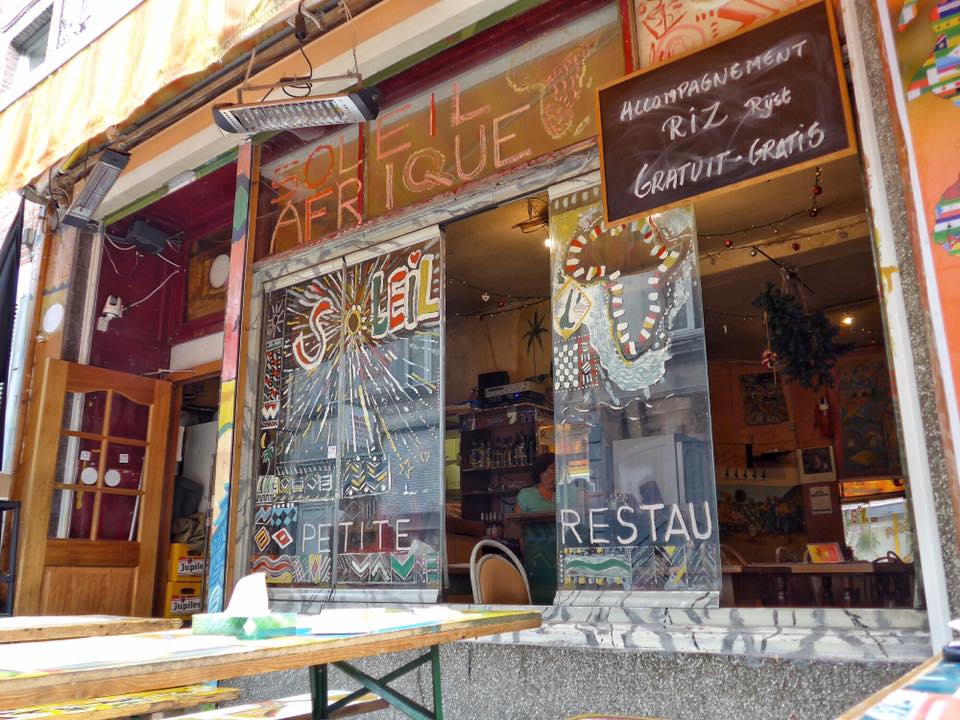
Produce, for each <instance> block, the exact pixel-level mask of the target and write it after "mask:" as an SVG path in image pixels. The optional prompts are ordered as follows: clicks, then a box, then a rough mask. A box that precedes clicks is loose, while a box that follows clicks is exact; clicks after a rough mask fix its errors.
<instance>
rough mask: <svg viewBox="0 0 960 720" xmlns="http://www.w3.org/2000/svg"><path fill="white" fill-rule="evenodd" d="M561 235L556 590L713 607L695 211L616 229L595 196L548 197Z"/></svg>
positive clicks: (712, 499)
mask: <svg viewBox="0 0 960 720" xmlns="http://www.w3.org/2000/svg"><path fill="white" fill-rule="evenodd" d="M550 233H551V236H552V238H553V240H554V246H553V254H552V270H551V277H552V284H553V289H552V292H553V298H552V305H553V358H554V360H553V361H554V412H555V420H556V426H557V458H556V466H557V473H556V475H557V490H556V496H557V507H558V518H557V520H558V527H557V532H558V545H559V557H558V576H559V577H558V582H559V587H560V588H561V590H564V591H578V590H580V591H582V590H589V591H598V590H599V591H621V592H623V591H656V592H662V591H691V592H690V595H688V596H687V599H688V600H680V599H678V600H677V601H678V602H680V603H681V604H684V603H685V602H687V601H689V602H698V603H699V602H704V601H705V600H704V599H705V598H707V597H708V596H707V595H706V594H704V591H718V590H719V586H720V565H719V541H718V535H717V522H716V488H715V479H714V467H713V450H712V443H711V433H710V405H709V398H708V393H707V364H706V349H705V344H704V335H703V312H702V307H701V304H700V286H699V265H698V251H697V237H696V229H695V226H694V219H693V211H692V209H690V208H678V209H674V210H668V211H666V212H663V213H659V214H656V215H654V216H651V217H649V218H647V219H644V220H643V221H639V222H632V223H629V224H627V225H624V226H620V227H615V228H607V227H606V225H605V224H604V222H603V208H602V205H601V202H600V198H599V188H598V187H594V188H589V189H586V190H579V191H577V192H572V193H569V194H565V195H560V196H551V203H550ZM690 598H693V599H690ZM714 599H715V598H714V597H713V596H710V599H709V600H708V602H713V600H714Z"/></svg>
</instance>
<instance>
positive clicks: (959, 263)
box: [886, 0, 960, 401]
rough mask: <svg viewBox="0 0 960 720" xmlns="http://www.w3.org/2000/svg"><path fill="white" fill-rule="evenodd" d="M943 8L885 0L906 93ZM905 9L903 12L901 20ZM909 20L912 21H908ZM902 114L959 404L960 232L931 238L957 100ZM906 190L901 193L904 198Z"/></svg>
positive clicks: (930, 97) (958, 31) (958, 133)
mask: <svg viewBox="0 0 960 720" xmlns="http://www.w3.org/2000/svg"><path fill="white" fill-rule="evenodd" d="M943 4H944V3H937V2H935V0H919V1H918V2H915V3H911V2H904V0H887V3H886V8H887V12H888V15H889V17H890V21H891V26H892V27H893V33H894V48H895V50H896V55H897V59H898V61H899V68H895V69H894V72H896V73H898V76H897V77H895V78H893V80H894V82H900V84H901V87H902V88H903V89H904V92H905V93H906V92H907V90H908V88H909V86H910V84H911V80H912V79H913V78H914V76H915V74H916V73H917V71H918V70H919V69H921V66H922V65H923V64H924V61H926V60H927V59H928V57H929V56H930V54H931V53H932V52H933V49H934V45H935V44H936V43H937V40H938V38H939V37H940V36H941V33H940V32H938V31H937V30H935V29H934V27H933V24H934V20H935V18H934V13H935V11H936V9H937V7H938V5H943ZM905 7H906V12H905V14H903V16H902V17H901V12H902V11H903V10H904V8H905ZM910 15H913V17H912V19H911V18H910ZM954 23H956V19H954ZM947 40H948V44H949V45H950V46H952V47H954V48H956V47H957V46H958V45H960V28H957V27H954V28H953V30H952V32H951V33H949V34H948V35H947ZM954 52H956V49H955V50H954ZM953 78H954V80H957V79H960V69H957V70H955V71H954V75H953ZM906 110H907V120H908V122H909V126H910V133H911V136H912V141H913V142H912V146H911V150H912V151H913V153H914V156H915V158H916V165H917V173H918V175H919V180H920V183H919V191H920V195H921V197H922V201H923V202H922V207H920V208H917V212H919V213H922V214H923V217H924V218H925V220H926V222H927V225H928V228H929V234H928V236H927V237H923V238H920V242H926V243H930V244H931V245H932V247H931V250H932V256H933V268H934V276H935V278H936V282H937V286H938V290H939V305H940V309H941V311H942V312H943V322H944V327H945V330H946V336H947V337H946V339H947V347H948V353H949V355H948V358H944V360H945V362H944V365H945V366H946V365H948V366H949V367H950V368H952V371H953V373H954V378H953V379H954V386H955V388H958V390H957V395H956V396H955V399H956V400H958V401H960V382H958V381H960V378H958V377H957V368H958V367H960V228H954V232H953V235H954V238H956V240H955V241H954V242H953V243H952V245H951V246H945V245H944V243H941V242H938V241H937V240H935V238H934V237H933V232H934V217H935V212H936V207H937V204H938V203H940V202H941V200H942V198H943V196H944V193H945V192H947V191H948V190H950V188H951V187H952V188H953V191H954V192H957V191H960V95H958V94H954V95H953V96H952V97H951V96H949V95H948V94H941V95H938V94H936V93H933V92H923V93H922V94H921V95H920V96H919V97H916V98H915V99H909V97H908V100H907V103H906ZM909 190H910V188H905V192H909Z"/></svg>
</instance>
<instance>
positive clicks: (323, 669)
mask: <svg viewBox="0 0 960 720" xmlns="http://www.w3.org/2000/svg"><path fill="white" fill-rule="evenodd" d="M327 690H328V688H327V666H326V665H313V666H311V667H310V702H311V708H312V714H313V720H326V718H329V717H330V714H329V713H328V712H327V700H328V698H329V695H328V694H327Z"/></svg>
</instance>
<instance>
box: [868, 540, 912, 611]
mask: <svg viewBox="0 0 960 720" xmlns="http://www.w3.org/2000/svg"><path fill="white" fill-rule="evenodd" d="M891 565H895V566H896V567H897V568H898V569H899V568H903V572H896V573H885V572H879V573H878V572H874V574H873V575H872V576H871V577H870V580H871V582H870V583H869V585H868V588H869V593H870V604H871V605H873V606H874V607H911V606H912V605H913V595H914V575H913V573H912V572H909V571H908V570H907V569H906V565H907V563H905V562H904V561H903V558H901V557H900V556H899V555H897V554H896V553H895V552H893V551H892V550H889V551H888V552H887V554H886V555H884V556H883V557H878V558H877V559H875V560H874V561H873V566H874V568H882V567H883V566H891Z"/></svg>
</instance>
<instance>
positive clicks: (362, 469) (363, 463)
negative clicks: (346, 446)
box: [342, 455, 390, 497]
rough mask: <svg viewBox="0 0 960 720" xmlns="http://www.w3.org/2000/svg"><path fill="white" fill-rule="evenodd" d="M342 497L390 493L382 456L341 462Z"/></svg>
mask: <svg viewBox="0 0 960 720" xmlns="http://www.w3.org/2000/svg"><path fill="white" fill-rule="evenodd" d="M342 472H343V496H344V497H356V496H357V495H381V494H383V493H386V492H389V491H390V472H389V468H388V466H387V463H386V461H385V460H384V459H383V456H382V455H371V456H369V457H354V458H346V459H344V461H343V468H342Z"/></svg>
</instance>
